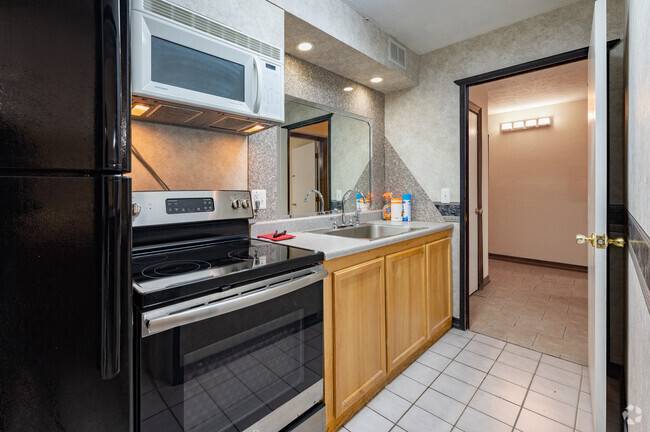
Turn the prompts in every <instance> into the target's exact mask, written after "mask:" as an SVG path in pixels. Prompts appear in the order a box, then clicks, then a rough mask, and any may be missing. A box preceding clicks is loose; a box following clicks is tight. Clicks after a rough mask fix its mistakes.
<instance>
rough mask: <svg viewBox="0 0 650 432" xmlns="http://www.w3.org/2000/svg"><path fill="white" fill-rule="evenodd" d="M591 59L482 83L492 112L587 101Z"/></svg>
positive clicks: (499, 112) (489, 111) (497, 112)
mask: <svg viewBox="0 0 650 432" xmlns="http://www.w3.org/2000/svg"><path fill="white" fill-rule="evenodd" d="M587 67H588V66H587V60H582V61H578V62H573V63H568V64H565V65H562V66H557V67H552V68H548V69H542V70H540V71H536V72H531V73H527V74H523V75H516V76H514V77H511V78H505V79H502V80H498V81H492V82H489V83H486V84H481V85H480V86H479V87H482V88H484V89H486V90H487V92H488V113H489V114H490V115H491V114H501V113H505V112H512V111H520V110H525V109H529V108H536V107H541V106H546V105H552V104H558V103H566V102H572V101H577V100H583V99H586V98H587V77H588V69H587Z"/></svg>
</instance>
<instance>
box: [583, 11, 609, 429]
mask: <svg viewBox="0 0 650 432" xmlns="http://www.w3.org/2000/svg"><path fill="white" fill-rule="evenodd" d="M607 55H608V53H607V7H606V0H596V2H595V6H594V21H593V24H592V28H591V42H590V44H589V101H588V106H589V209H588V214H589V217H588V230H589V231H588V234H587V235H591V234H595V236H605V235H606V233H607ZM603 243H604V244H603ZM592 246H594V247H592ZM597 246H602V247H597ZM606 247H607V240H606V238H605V240H604V241H603V237H601V238H600V240H599V239H598V237H593V241H592V245H590V246H589V309H588V312H589V383H590V386H591V404H592V409H591V412H592V413H593V419H594V431H595V432H605V427H606V411H607V409H606V397H607V386H606V383H607V249H606Z"/></svg>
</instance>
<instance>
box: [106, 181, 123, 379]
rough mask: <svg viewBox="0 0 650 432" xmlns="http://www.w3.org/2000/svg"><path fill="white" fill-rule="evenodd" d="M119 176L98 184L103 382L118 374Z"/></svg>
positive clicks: (120, 218) (120, 182) (119, 282)
mask: <svg viewBox="0 0 650 432" xmlns="http://www.w3.org/2000/svg"><path fill="white" fill-rule="evenodd" d="M124 192H125V191H124V190H123V184H122V177H121V176H115V177H105V178H104V179H103V181H102V206H103V208H102V209H101V215H102V216H101V217H102V221H101V226H102V244H103V248H102V253H103V255H102V272H101V293H100V296H101V313H100V317H101V352H100V359H101V361H100V372H101V377H102V378H103V379H111V378H114V377H115V376H116V375H117V374H119V373H120V345H121V338H120V332H121V312H122V311H121V303H122V298H121V294H122V293H121V291H122V288H121V287H122V285H123V284H124V278H123V270H124V269H123V268H122V267H123V258H124V245H123V242H124V241H125V239H124V238H123V237H124V236H123V227H122V225H123V222H122V220H123V216H124V215H123V212H124V211H125V209H124V208H123V202H122V198H123V197H122V194H123V193H124Z"/></svg>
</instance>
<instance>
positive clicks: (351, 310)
mask: <svg viewBox="0 0 650 432" xmlns="http://www.w3.org/2000/svg"><path fill="white" fill-rule="evenodd" d="M332 283H333V306H334V307H333V311H334V313H333V321H332V326H333V336H334V375H335V377H334V403H335V416H336V417H338V416H340V415H341V414H343V412H344V411H345V410H346V409H348V408H349V407H351V406H352V405H353V404H354V403H355V402H356V401H358V400H359V399H360V398H362V397H363V396H364V395H365V394H366V393H367V392H368V391H370V390H372V389H373V388H374V387H375V386H377V385H378V384H380V383H381V382H382V380H384V379H385V378H386V373H387V372H386V328H385V322H386V321H385V308H386V302H385V296H384V259H383V258H378V259H375V260H372V261H368V262H366V263H363V264H359V265H356V266H354V267H350V268H347V269H344V270H339V271H336V272H334V274H333V277H332Z"/></svg>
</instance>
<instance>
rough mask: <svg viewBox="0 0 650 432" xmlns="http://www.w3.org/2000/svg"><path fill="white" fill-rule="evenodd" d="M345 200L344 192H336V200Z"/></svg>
mask: <svg viewBox="0 0 650 432" xmlns="http://www.w3.org/2000/svg"><path fill="white" fill-rule="evenodd" d="M342 199H343V191H342V190H341V189H337V190H336V200H337V201H341V200H342Z"/></svg>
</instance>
